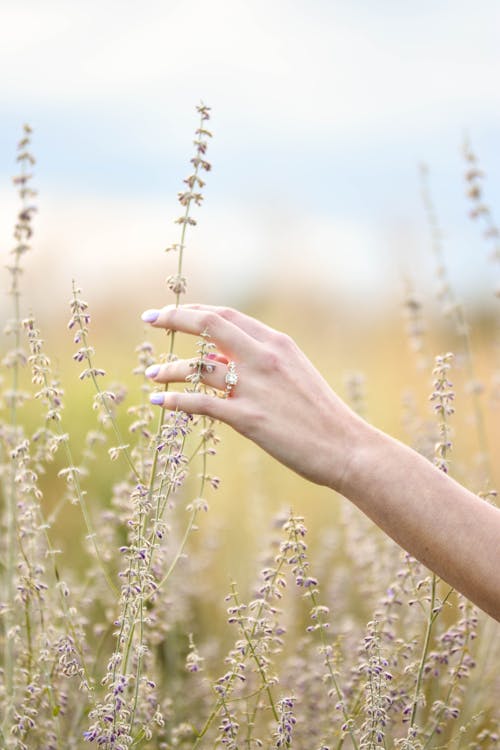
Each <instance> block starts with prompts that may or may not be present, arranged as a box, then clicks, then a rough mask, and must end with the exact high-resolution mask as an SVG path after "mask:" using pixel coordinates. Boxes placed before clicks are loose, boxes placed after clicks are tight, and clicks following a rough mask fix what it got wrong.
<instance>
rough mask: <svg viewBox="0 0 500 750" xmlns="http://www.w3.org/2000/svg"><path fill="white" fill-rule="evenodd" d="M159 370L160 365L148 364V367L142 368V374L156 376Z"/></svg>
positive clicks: (150, 376)
mask: <svg viewBox="0 0 500 750" xmlns="http://www.w3.org/2000/svg"><path fill="white" fill-rule="evenodd" d="M159 372H160V365H150V366H149V367H146V369H145V370H144V375H145V376H146V377H147V378H156V376H157V375H158V373H159Z"/></svg>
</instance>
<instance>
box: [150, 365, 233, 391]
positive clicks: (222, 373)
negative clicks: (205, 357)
mask: <svg viewBox="0 0 500 750" xmlns="http://www.w3.org/2000/svg"><path fill="white" fill-rule="evenodd" d="M226 374H227V364H226V362H220V361H217V360H214V359H212V358H211V359H210V360H209V361H204V362H203V363H202V364H201V365H200V360H199V359H178V360H175V361H174V362H168V363H165V364H162V365H158V364H155V365H151V366H150V367H148V368H147V369H146V372H145V375H146V377H148V378H150V379H151V380H154V382H155V383H183V382H186V383H189V382H190V381H191V382H192V381H194V380H197V379H198V376H199V381H200V382H202V383H204V385H208V386H210V387H211V388H217V389H218V390H220V391H223V390H225V387H226V381H225V378H226Z"/></svg>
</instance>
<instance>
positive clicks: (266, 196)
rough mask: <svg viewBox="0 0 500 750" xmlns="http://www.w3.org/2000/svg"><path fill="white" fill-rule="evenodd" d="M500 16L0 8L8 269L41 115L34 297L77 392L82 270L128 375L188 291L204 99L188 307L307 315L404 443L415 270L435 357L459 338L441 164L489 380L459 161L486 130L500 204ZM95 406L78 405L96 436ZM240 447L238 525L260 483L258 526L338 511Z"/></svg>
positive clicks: (294, 328)
mask: <svg viewBox="0 0 500 750" xmlns="http://www.w3.org/2000/svg"><path fill="white" fill-rule="evenodd" d="M499 30H500V6H499V5H498V3H497V2H495V0H483V2H481V3H477V2H473V1H472V0H438V1H437V2H436V0H421V2H419V3H418V4H412V3H401V2H397V1H396V0H381V1H380V2H377V3H370V2H367V1H366V0H350V1H349V2H347V1H345V0H344V1H343V2H340V1H336V0H333V1H332V0H307V1H306V0H287V1H285V0H274V1H273V2H269V1H268V0H253V1H252V2H245V1H244V0H232V1H231V2H223V0H211V2H209V3H207V2H201V0H191V1H190V2H184V3H181V2H172V1H171V0H161V1H155V0H146V1H145V2H141V3H138V2H128V0H122V2H120V3H118V2H111V1H110V0H85V2H83V0H72V2H67V1H66V0H44V2H43V3H40V2H37V1H36V0H31V1H30V0H23V1H22V2H19V0H2V2H1V3H0V66H1V70H2V71H3V74H2V76H0V205H1V212H0V249H1V252H2V257H3V258H4V259H5V262H4V264H3V265H5V263H6V262H7V258H8V253H9V250H10V248H11V247H12V244H13V241H12V226H13V224H14V220H15V215H16V211H17V199H16V195H15V190H14V187H13V186H12V184H11V176H12V174H14V173H15V171H16V164H15V146H16V142H17V141H18V140H19V138H20V136H21V128H22V124H23V123H24V122H29V123H30V124H31V126H32V127H33V130H34V134H33V151H34V153H35V155H36V158H37V164H36V167H35V180H34V186H35V187H36V188H37V189H38V190H39V196H38V197H37V199H36V204H37V206H38V209H39V213H38V215H37V218H36V222H35V229H36V234H35V241H34V250H33V253H31V254H30V256H29V257H27V258H26V264H25V265H26V273H25V276H24V280H23V284H24V289H25V296H24V306H25V309H26V310H28V309H32V310H33V311H34V312H35V313H36V315H37V316H38V318H39V319H41V321H42V323H43V325H44V330H46V332H47V336H46V337H47V339H48V340H49V345H48V346H49V350H50V351H51V352H52V354H53V355H54V356H55V358H56V361H57V363H58V366H59V367H60V368H61V369H62V370H63V371H64V370H65V368H67V369H68V371H69V375H68V377H69V378H70V380H69V383H65V387H66V389H67V390H68V391H70V390H71V387H73V386H72V385H70V383H73V384H75V383H77V380H76V377H75V375H76V374H77V370H76V369H75V366H73V365H72V363H71V357H70V355H68V357H66V355H65V354H64V351H65V349H69V348H70V347H71V341H70V339H69V338H68V335H67V332H66V331H65V323H66V317H67V301H68V300H69V298H70V296H71V280H72V279H76V281H77V283H78V285H79V286H80V287H81V288H82V290H83V296H84V297H85V298H86V299H87V300H88V301H89V303H90V305H91V309H92V311H93V313H94V323H95V328H94V334H93V336H94V343H96V345H97V349H98V358H99V363H100V364H103V365H104V366H105V367H106V368H107V369H108V370H110V371H111V377H112V378H113V379H119V380H127V378H129V373H130V371H131V369H132V367H133V366H134V361H133V351H134V347H135V345H136V343H137V342H138V341H140V339H141V337H142V336H143V330H144V329H143V326H142V324H141V323H140V321H139V315H140V312H141V311H142V310H143V309H144V308H146V307H151V306H159V305H162V304H164V303H167V302H169V301H170V297H169V293H168V290H167V288H166V285H165V278H166V277H167V276H168V275H169V274H170V273H172V272H173V270H174V268H173V267H174V263H175V259H174V258H173V257H172V256H171V255H165V254H164V253H163V250H164V248H165V247H166V246H168V245H170V244H171V243H173V242H176V241H178V237H179V232H178V226H177V225H175V224H174V220H175V218H176V217H177V216H178V215H179V208H178V205H177V203H176V194H177V191H178V190H179V189H181V188H182V180H183V178H184V177H186V176H187V175H188V174H189V172H190V164H189V159H190V158H191V156H192V150H193V146H192V139H193V132H194V130H195V128H196V127H197V124H198V117H197V115H196V112H195V107H196V105H197V104H198V103H199V102H200V101H203V102H205V103H206V104H208V105H209V106H210V107H212V120H211V123H210V127H211V129H212V131H213V133H214V139H213V142H211V143H210V147H209V152H208V159H209V161H210V162H211V163H212V165H213V171H212V172H211V173H210V174H209V175H208V176H207V186H206V188H205V190H204V194H205V202H204V205H203V207H202V208H201V209H197V211H196V218H197V220H198V226H197V227H195V228H194V229H193V230H192V231H191V232H190V234H189V237H188V249H187V253H186V257H185V272H186V274H187V276H188V279H189V287H188V295H187V298H186V299H187V300H189V301H206V302H212V303H218V304H230V305H237V306H240V307H242V308H243V309H244V310H246V311H247V312H250V313H252V314H257V315H259V316H261V317H264V318H265V320H266V321H267V322H269V323H270V324H272V325H275V326H277V327H279V328H283V329H286V330H288V331H289V332H290V333H292V334H293V335H294V336H295V337H296V338H297V340H298V341H299V343H300V345H301V346H302V347H303V348H304V349H305V350H306V352H307V353H308V354H309V355H310V356H311V357H312V358H313V359H314V361H315V362H317V363H318V365H319V366H320V367H321V368H322V369H323V370H324V371H325V374H326V375H327V377H328V378H329V380H330V381H331V382H332V384H333V385H334V386H335V387H336V388H338V389H339V390H341V392H343V393H345V392H346V391H345V381H346V379H349V377H350V375H349V373H351V372H353V371H354V372H355V373H358V372H362V373H363V377H365V378H366V384H367V385H366V390H367V392H368V407H367V410H368V416H369V417H370V418H371V419H373V421H375V422H376V423H377V424H379V425H380V426H381V427H383V428H384V429H388V430H390V431H392V432H393V433H394V434H401V435H403V437H404V432H403V430H402V428H401V400H400V394H401V393H403V392H406V391H407V389H408V388H411V387H412V384H413V385H415V388H417V390H418V389H419V390H418V393H419V396H418V398H420V399H421V404H425V403H426V394H427V392H428V391H429V388H430V370H429V371H428V372H427V373H425V374H424V375H423V376H422V375H421V374H419V373H418V372H417V370H416V368H415V361H414V359H413V358H412V356H410V352H411V348H410V347H408V337H407V334H406V323H405V319H404V314H403V312H402V309H403V306H404V302H405V298H407V296H408V283H410V287H411V288H412V289H413V290H414V292H412V294H416V295H417V296H418V297H419V298H422V299H425V300H427V303H426V304H427V305H428V312H427V313H426V314H427V315H428V322H427V324H426V329H427V335H428V337H429V344H428V347H429V353H430V354H431V353H432V355H433V354H434V353H437V351H439V350H440V349H441V347H444V349H445V350H446V349H448V348H451V347H452V346H453V335H454V334H453V332H452V331H451V330H450V326H449V324H448V323H446V321H443V320H442V319H441V318H439V315H440V313H439V305H438V304H437V303H436V302H435V301H434V300H435V291H436V287H437V281H436V271H435V259H434V257H433V254H432V252H431V246H432V242H431V237H430V233H429V228H428V224H427V219H426V215H425V211H424V208H423V205H422V199H421V195H420V191H421V186H420V178H419V165H420V164H421V163H422V162H425V163H427V164H428V166H429V170H430V186H431V190H432V193H433V196H434V204H435V210H436V213H437V215H438V217H439V222H440V225H441V229H442V235H443V246H442V247H443V252H444V257H445V259H446V263H447V268H448V272H449V276H450V280H451V283H452V284H453V287H454V289H455V290H456V294H457V295H458V297H459V299H461V300H463V302H464V305H465V306H466V309H467V311H468V315H469V316H470V319H471V321H473V323H474V326H475V327H476V329H477V331H478V342H479V343H478V352H479V353H478V362H479V365H478V369H479V371H481V372H482V371H483V370H484V372H486V373H488V377H490V375H491V373H492V372H493V371H494V368H493V365H492V360H491V358H490V352H491V349H490V348H489V344H488V334H489V331H490V329H491V326H492V320H493V319H494V317H495V310H494V307H493V306H494V298H493V284H492V276H493V271H492V265H491V260H490V259H489V257H488V255H489V250H488V243H485V242H484V241H483V239H482V237H481V228H480V227H479V226H478V225H477V224H475V223H473V222H471V221H470V219H469V217H468V213H469V210H470V205H469V202H468V201H467V198H466V196H465V190H466V188H465V182H464V172H465V169H466V165H465V162H464V158H463V153H462V152H463V145H464V141H465V139H467V138H468V139H469V140H470V143H471V144H472V147H473V148H474V150H475V152H476V153H477V154H478V156H479V158H480V163H481V165H482V167H483V169H484V171H485V173H486V181H485V196H486V199H487V202H488V205H490V206H491V207H492V210H493V212H494V209H495V206H497V207H499V211H500V160H499V159H498V126H499V124H500V114H499V113H500V89H499V87H498V79H499V72H500V46H499V44H498V35H499ZM8 283H9V282H8V278H7V274H6V273H5V275H4V280H3V282H2V288H4V289H5V290H7V289H8ZM7 305H8V301H7V298H6V297H5V299H3V300H2V307H1V308H0V309H1V310H2V315H3V317H4V318H5V317H6V316H7V315H8V314H9V313H8V307H7ZM436 316H438V317H436ZM148 335H149V334H148ZM162 342H163V339H160V338H159V337H158V338H156V339H155V346H157V347H158V348H159V349H161V346H162ZM448 342H449V343H448ZM429 361H432V360H431V359H430V360H429ZM67 363H68V364H67ZM72 377H73V378H74V381H72V380H71V378H72ZM465 379H466V378H465V376H464V380H465ZM417 383H418V385H416V384H417ZM75 387H76V386H75ZM82 392H84V391H82ZM88 399H89V402H90V399H91V396H90V395H89V396H88ZM87 406H88V402H87ZM87 406H86V407H85V413H86V414H87V411H88V410H87ZM426 408H427V407H425V406H422V413H423V414H424V417H425V415H426V413H427V412H426V411H425V410H426ZM467 408H468V407H467ZM466 410H467V409H466V407H464V411H465V412H466ZM83 411H84V409H83V407H81V406H80V405H79V404H76V402H74V401H73V405H69V406H68V414H69V418H70V419H72V420H73V421H74V422H77V421H78V420H80V421H82V425H83V426H82V431H83V430H84V428H85V419H84V418H83V416H82V414H83ZM87 420H88V421H89V422H90V421H91V420H92V413H91V412H90V411H89V412H88V417H87ZM466 422H467V418H466ZM491 429H492V430H493V429H494V428H493V426H492V427H491ZM222 432H223V433H224V430H222ZM469 433H470V434H469ZM472 433H473V430H470V431H469V432H468V431H467V430H465V431H464V443H463V446H462V450H463V455H464V456H469V457H470V456H471V455H472V454H473V453H474V450H475V449H474V450H472V453H471V445H470V443H469V442H468V441H469V440H470V441H473V439H474V438H473V436H472ZM224 434H225V433H224ZM495 439H496V438H495ZM235 440H236V442H234V441H235ZM221 451H222V457H221V458H219V459H218V460H219V461H220V474H221V476H222V477H223V478H224V476H227V475H229V476H228V481H227V482H226V484H225V485H224V483H223V489H221V493H222V495H221V497H222V498H224V497H226V499H227V500H228V502H227V503H222V505H223V507H224V508H225V511H224V512H225V514H226V516H225V521H224V523H226V521H227V519H228V515H227V514H228V513H230V512H233V513H234V521H235V528H236V527H239V528H241V529H245V524H240V521H241V503H239V502H234V500H235V496H236V497H238V498H240V497H241V495H242V493H243V494H244V498H245V499H246V500H248V504H247V505H246V507H251V508H252V514H253V515H252V516H251V517H252V519H253V520H252V523H253V524H254V528H255V529H256V533H258V530H259V528H260V524H261V521H262V515H259V513H260V512H261V511H262V513H264V518H265V519H266V520H267V514H268V513H267V506H266V503H268V502H271V504H276V505H278V504H279V505H282V504H285V505H286V504H287V503H291V502H293V503H294V504H298V506H299V507H298V510H299V511H300V510H301V509H302V510H304V509H306V508H307V509H311V508H314V509H315V513H316V516H315V517H317V518H318V519H319V521H318V526H320V525H321V524H322V523H323V521H324V514H325V513H326V514H328V513H330V512H333V511H330V510H326V509H325V508H327V507H328V508H331V505H328V506H327V505H326V504H325V503H324V498H325V492H324V491H323V490H322V489H320V488H312V487H311V486H310V485H307V484H306V483H305V482H302V481H301V480H298V479H297V478H295V477H293V476H292V475H291V474H290V472H287V471H285V470H284V469H281V468H280V467H277V466H276V465H275V464H274V463H273V465H272V467H271V463H270V462H269V461H268V459H267V458H266V457H265V456H263V455H262V454H261V453H259V452H258V451H256V450H255V449H254V448H253V447H252V446H249V445H247V444H243V441H240V440H237V439H235V438H233V437H232V436H231V437H229V436H228V435H227V440H226V446H225V447H223V448H222V449H221ZM224 451H226V452H225V453H224ZM228 456H229V458H230V459H231V460H228ZM233 457H234V460H233ZM458 473H459V474H460V470H458ZM465 473H466V472H465V470H464V472H463V474H464V475H465ZM256 477H259V478H261V486H258V483H257V482H256ZM224 487H226V489H224ZM224 493H226V495H224ZM259 498H260V500H262V499H264V500H263V501H262V503H261V504H260V505H259V502H260V500H259ZM269 498H271V500H269ZM221 502H222V501H221ZM259 507H260V508H261V511H259V513H258V512H257V510H256V509H258V508H259ZM320 508H321V511H320V510H319V509H320ZM311 512H312V511H311ZM75 513H76V511H75ZM312 515H314V513H312ZM249 517H250V516H249ZM214 518H215V519H216V520H217V514H216V515H215V516H214ZM247 520H248V519H247ZM67 522H68V523H69V520H67ZM215 522H216V521H214V523H215ZM226 528H227V527H226ZM247 528H248V527H247ZM245 540H248V534H247V533H246V531H245V533H243V534H242V543H245ZM234 562H235V561H234V557H233V558H232V562H231V564H232V565H234ZM228 565H230V563H228Z"/></svg>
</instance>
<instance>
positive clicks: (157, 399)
mask: <svg viewBox="0 0 500 750" xmlns="http://www.w3.org/2000/svg"><path fill="white" fill-rule="evenodd" d="M149 400H150V401H151V403H152V404H156V405H157V406H161V405H162V404H163V393H159V392H155V393H151V394H150V396H149Z"/></svg>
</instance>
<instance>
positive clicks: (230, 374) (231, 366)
mask: <svg viewBox="0 0 500 750" xmlns="http://www.w3.org/2000/svg"><path fill="white" fill-rule="evenodd" d="M224 380H225V383H226V390H225V391H224V396H225V398H227V397H228V396H230V395H231V392H232V390H233V388H234V386H235V385H236V384H237V383H238V373H237V372H236V365H235V363H234V362H232V361H231V362H228V363H227V372H226V377H225V379H224Z"/></svg>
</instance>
